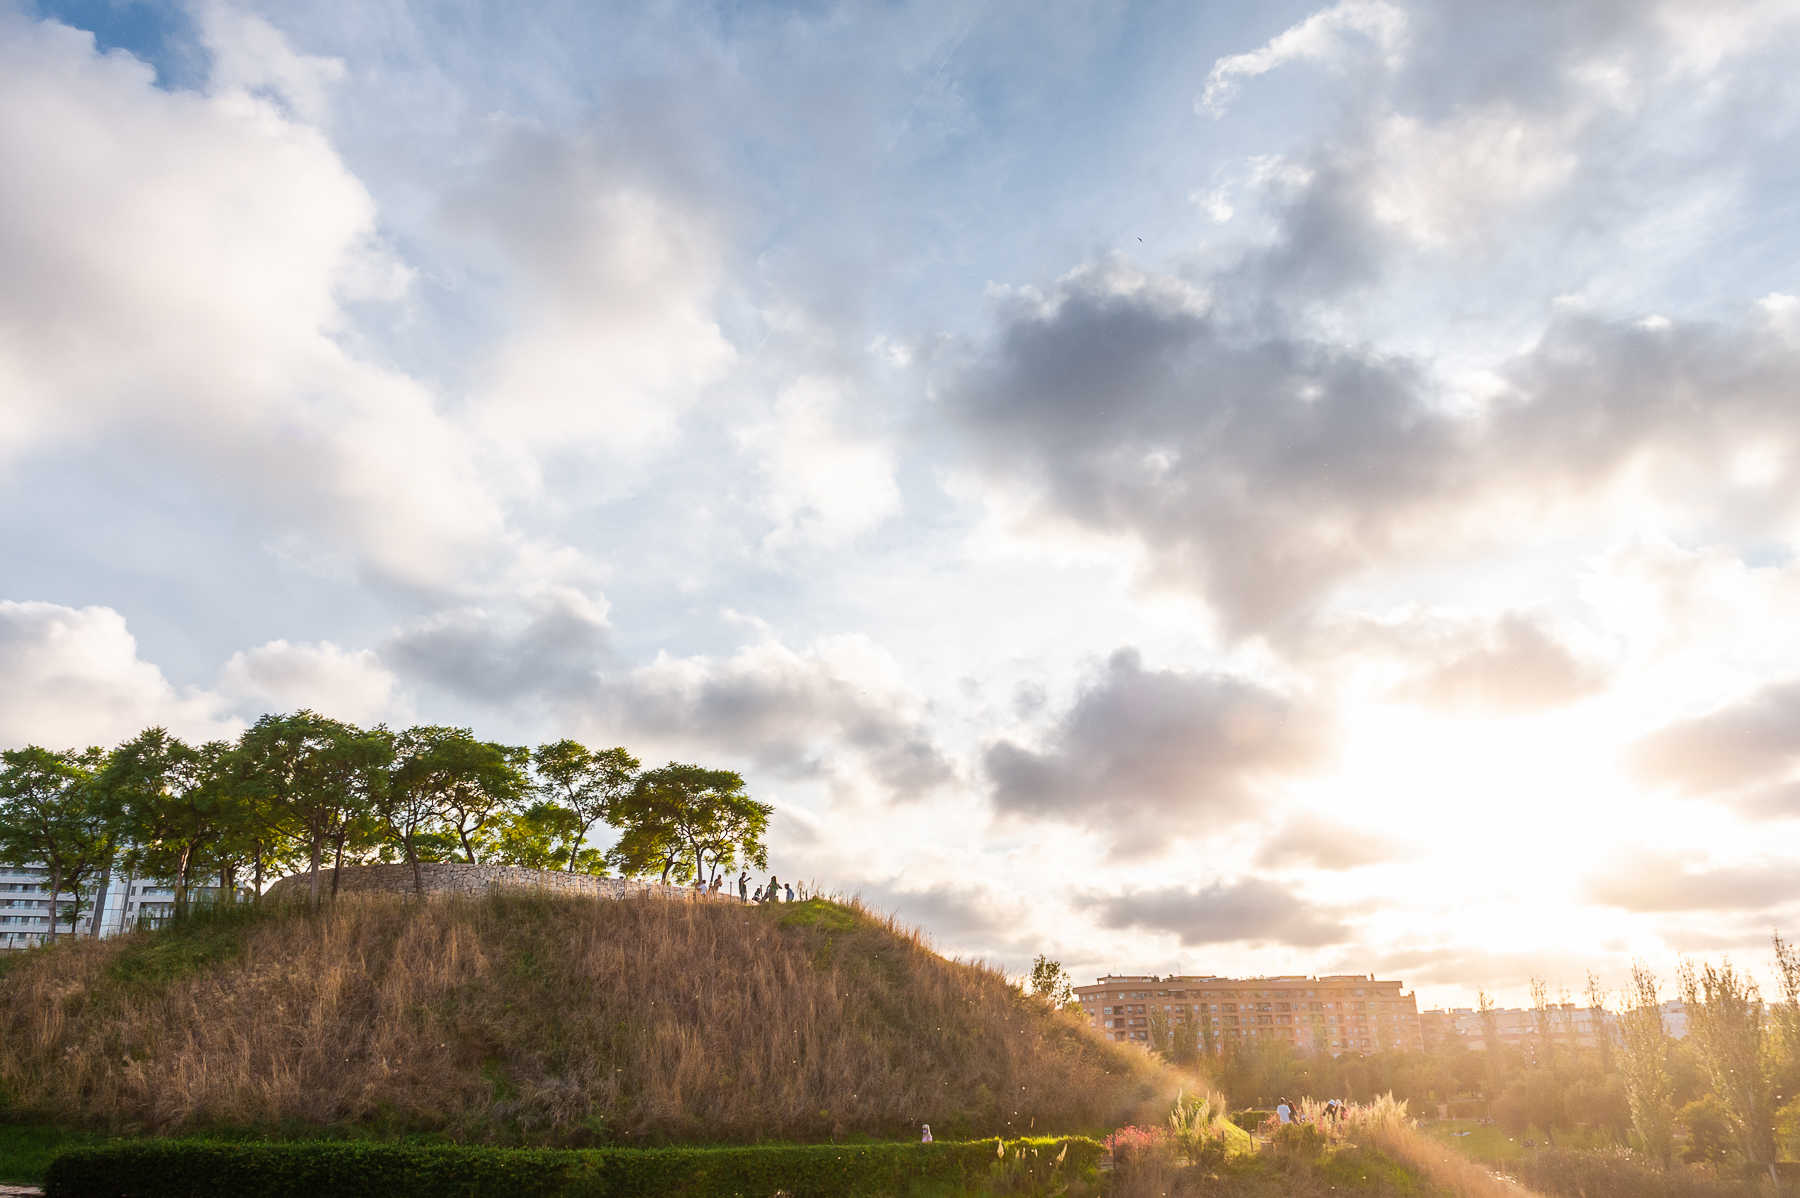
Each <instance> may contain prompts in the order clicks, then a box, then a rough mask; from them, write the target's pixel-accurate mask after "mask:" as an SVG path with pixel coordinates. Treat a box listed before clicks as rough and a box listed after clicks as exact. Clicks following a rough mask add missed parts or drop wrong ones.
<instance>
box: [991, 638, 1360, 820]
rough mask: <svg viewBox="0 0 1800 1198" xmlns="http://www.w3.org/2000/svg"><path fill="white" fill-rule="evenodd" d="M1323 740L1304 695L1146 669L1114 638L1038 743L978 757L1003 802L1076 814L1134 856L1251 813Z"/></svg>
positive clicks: (1045, 812) (1316, 757)
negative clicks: (1107, 654) (1114, 647)
mask: <svg viewBox="0 0 1800 1198" xmlns="http://www.w3.org/2000/svg"><path fill="white" fill-rule="evenodd" d="M1329 747H1330V730H1329V727H1328V720H1327V717H1326V716H1325V714H1324V713H1322V712H1320V711H1318V710H1315V709H1313V708H1311V707H1310V706H1308V705H1307V704H1305V703H1302V702H1299V701H1296V700H1294V699H1290V698H1288V697H1287V696H1284V695H1282V694H1280V693H1278V692H1276V691H1273V690H1270V689H1268V688H1266V687H1263V686H1261V685H1258V684H1257V683H1254V682H1249V681H1247V680H1244V679H1241V678H1234V677H1231V676H1228V675H1223V674H1198V673H1182V672H1179V671H1174V670H1147V669H1145V668H1144V665H1143V661H1142V660H1141V658H1140V657H1139V655H1138V653H1137V651H1136V650H1134V649H1121V650H1119V651H1118V652H1116V653H1114V654H1113V655H1112V657H1111V659H1110V660H1109V661H1108V662H1107V664H1106V668H1105V669H1104V670H1103V671H1102V672H1101V673H1100V675H1099V677H1097V678H1095V679H1093V680H1092V681H1091V682H1090V683H1089V684H1088V685H1087V687H1086V688H1085V689H1084V690H1083V691H1082V692H1081V695H1080V696H1079V697H1078V698H1077V699H1076V701H1075V704H1074V706H1072V707H1071V708H1070V709H1069V710H1068V712H1066V713H1065V714H1064V715H1063V717H1062V719H1061V720H1060V721H1059V722H1058V723H1057V726H1056V728H1055V729H1054V730H1053V732H1052V734H1051V737H1050V740H1049V742H1048V743H1047V744H1046V745H1045V746H1044V747H1042V748H1040V749H1030V748H1026V747H1024V746H1021V745H1018V744H1016V743H1014V742H1012V741H1010V740H1001V741H996V742H995V743H993V744H991V745H989V746H988V748H987V751H986V753H985V754H984V757H983V762H984V764H985V766H986V769H987V774H988V777H989V778H990V780H991V781H992V783H993V796H994V803H995V805H996V806H997V807H998V808H999V809H1000V810H1001V811H1005V812H1011V813H1014V814H1018V815H1026V816H1043V817H1049V818H1053V819H1059V820H1064V821H1068V822H1072V823H1079V824H1084V825H1086V826H1088V827H1090V828H1092V829H1094V830H1095V831H1096V832H1099V833H1100V834H1102V835H1103V836H1106V837H1107V838H1109V840H1110V841H1111V844H1112V849H1113V852H1114V853H1115V854H1118V855H1124V856H1134V855H1141V854H1144V853H1146V852H1149V851H1151V850H1152V849H1154V848H1156V847H1158V846H1161V845H1165V844H1167V843H1168V841H1169V839H1170V838H1171V837H1178V836H1183V835H1187V834H1189V833H1197V832H1199V831H1200V830H1202V829H1203V828H1205V827H1208V826H1216V825H1218V824H1221V823H1231V822H1236V821H1238V820H1242V819H1246V818H1250V817H1253V816H1254V815H1256V814H1257V811H1258V807H1259V802H1260V801H1261V800H1262V799H1263V798H1264V797H1265V795H1266V792H1267V788H1268V785H1269V784H1270V783H1273V782H1276V781H1278V780H1279V779H1281V778H1283V777H1287V776H1291V775H1293V774H1296V773H1300V772H1303V771H1306V770H1309V769H1311V768H1313V767H1314V766H1316V765H1318V764H1320V763H1321V762H1322V761H1323V760H1324V758H1325V756H1326V754H1327V752H1328V750H1329Z"/></svg>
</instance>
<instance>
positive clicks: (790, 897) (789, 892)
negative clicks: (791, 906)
mask: <svg viewBox="0 0 1800 1198" xmlns="http://www.w3.org/2000/svg"><path fill="white" fill-rule="evenodd" d="M787 901H788V902H790V903H791V902H793V901H794V884H793V883H792V882H789V883H788V888H787Z"/></svg>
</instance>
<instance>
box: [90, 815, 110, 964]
mask: <svg viewBox="0 0 1800 1198" xmlns="http://www.w3.org/2000/svg"><path fill="white" fill-rule="evenodd" d="M102 859H103V861H104V862H105V864H104V865H103V866H102V867H101V868H102V869H103V870H104V871H105V872H104V873H102V874H101V875H100V893H99V897H97V898H96V899H95V900H94V918H93V921H92V922H91V923H89V924H88V938H89V939H90V940H98V939H100V924H101V921H103V920H104V919H105V918H106V896H107V894H108V892H109V891H111V890H112V875H113V838H112V837H110V836H109V837H107V838H106V851H105V853H103V854H102Z"/></svg>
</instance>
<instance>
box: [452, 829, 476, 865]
mask: <svg viewBox="0 0 1800 1198" xmlns="http://www.w3.org/2000/svg"><path fill="white" fill-rule="evenodd" d="M456 838H457V839H458V840H460V841H462V847H463V856H464V857H466V858H468V861H469V864H470V865H474V864H475V847H474V846H473V845H471V844H470V843H469V834H468V833H467V832H465V831H463V828H462V825H461V824H458V825H457V826H456Z"/></svg>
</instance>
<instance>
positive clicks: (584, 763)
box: [531, 740, 638, 873]
mask: <svg viewBox="0 0 1800 1198" xmlns="http://www.w3.org/2000/svg"><path fill="white" fill-rule="evenodd" d="M531 764H532V766H533V767H534V768H535V769H536V770H537V774H538V786H537V790H538V794H539V795H540V796H541V797H542V798H543V799H544V800H545V801H547V802H553V803H556V804H558V805H559V806H561V807H563V808H564V809H565V810H567V811H569V812H570V813H572V814H573V816H574V820H573V821H572V822H573V828H572V831H571V833H570V834H569V835H568V839H567V841H566V844H567V847H568V865H567V867H566V868H567V869H568V870H569V872H571V873H573V872H574V871H575V866H576V864H577V863H578V861H579V859H580V854H581V851H582V844H583V842H584V841H586V839H587V834H588V832H589V830H591V829H592V828H593V826H594V825H595V824H597V823H599V822H600V821H601V820H608V821H610V820H611V819H612V813H613V809H614V808H615V807H617V806H618V804H619V802H620V801H621V800H622V799H623V798H624V797H625V796H626V795H627V794H629V793H630V791H631V786H632V783H633V782H634V781H635V780H636V777H637V770H638V759H637V758H635V757H633V756H632V755H631V754H630V753H628V752H626V751H625V749H623V748H612V749H601V750H599V751H598V752H596V751H594V750H592V749H589V748H588V747H587V746H586V745H584V744H582V743H581V742H580V741H574V740H559V741H552V742H551V743H549V744H545V745H539V746H538V747H537V749H536V750H535V751H534V752H533V753H532V755H531Z"/></svg>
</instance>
